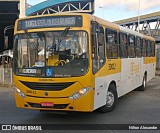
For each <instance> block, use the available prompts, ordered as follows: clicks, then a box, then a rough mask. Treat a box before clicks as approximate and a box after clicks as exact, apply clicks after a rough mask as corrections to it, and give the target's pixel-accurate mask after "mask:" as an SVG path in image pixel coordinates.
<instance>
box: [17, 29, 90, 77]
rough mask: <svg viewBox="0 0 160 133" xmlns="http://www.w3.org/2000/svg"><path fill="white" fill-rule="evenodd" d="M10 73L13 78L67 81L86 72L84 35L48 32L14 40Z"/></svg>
mask: <svg viewBox="0 0 160 133" xmlns="http://www.w3.org/2000/svg"><path fill="white" fill-rule="evenodd" d="M14 43H15V44H14V71H15V74H17V75H28V76H42V77H71V76H81V75H84V74H85V73H86V72H87V70H88V64H89V61H88V60H89V57H88V55H89V54H88V34H87V32H85V31H71V30H69V29H67V30H65V31H51V32H37V33H25V34H19V35H16V36H15V41H14Z"/></svg>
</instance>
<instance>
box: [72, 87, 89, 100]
mask: <svg viewBox="0 0 160 133" xmlns="http://www.w3.org/2000/svg"><path fill="white" fill-rule="evenodd" d="M90 90H91V88H90V87H86V88H82V89H80V90H79V91H78V92H76V93H74V94H73V95H72V96H70V97H69V98H70V99H71V100H75V99H78V98H80V97H81V96H83V95H85V94H86V93H87V92H89V91H90Z"/></svg>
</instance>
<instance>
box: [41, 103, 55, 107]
mask: <svg viewBox="0 0 160 133" xmlns="http://www.w3.org/2000/svg"><path fill="white" fill-rule="evenodd" d="M41 106H42V107H53V106H54V104H53V103H52V102H42V103H41Z"/></svg>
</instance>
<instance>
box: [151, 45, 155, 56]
mask: <svg viewBox="0 0 160 133" xmlns="http://www.w3.org/2000/svg"><path fill="white" fill-rule="evenodd" d="M151 55H152V57H154V56H155V43H154V42H151Z"/></svg>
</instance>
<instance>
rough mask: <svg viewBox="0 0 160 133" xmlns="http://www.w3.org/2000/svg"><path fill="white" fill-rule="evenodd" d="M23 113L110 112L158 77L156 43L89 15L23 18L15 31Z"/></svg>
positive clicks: (16, 74)
mask: <svg viewBox="0 0 160 133" xmlns="http://www.w3.org/2000/svg"><path fill="white" fill-rule="evenodd" d="M14 35H15V39H14V65H13V66H14V68H13V70H14V84H15V101H16V106H17V107H18V108H25V109H36V110H41V111H46V110H47V111H48V110H49V111H53V110H58V111H80V112H92V111H94V110H96V109H99V111H101V112H110V111H112V110H113V109H114V108H115V105H116V102H117V99H118V98H119V97H121V96H123V95H125V94H127V93H128V92H130V91H132V90H134V89H137V90H139V91H144V90H145V87H146V83H147V82H148V81H149V80H150V79H152V78H153V77H154V75H155V66H156V64H155V63H156V58H155V40H154V39H153V38H152V37H149V36H146V35H143V34H140V33H137V32H135V31H132V30H129V29H126V28H124V27H121V26H119V25H116V24H114V23H111V22H108V21H105V20H103V19H100V18H98V17H95V16H93V15H89V14H81V13H59V14H54V15H43V16H32V17H26V18H22V19H18V20H17V21H16V23H15V31H14Z"/></svg>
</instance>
